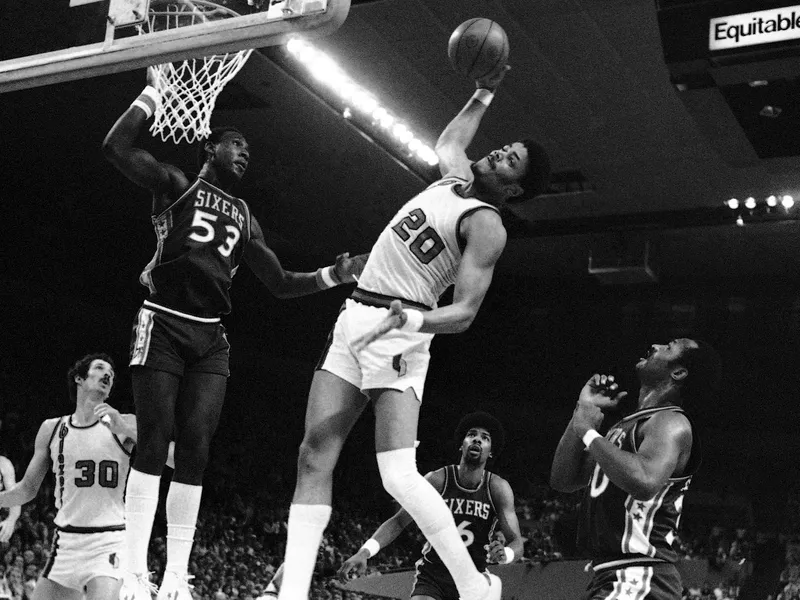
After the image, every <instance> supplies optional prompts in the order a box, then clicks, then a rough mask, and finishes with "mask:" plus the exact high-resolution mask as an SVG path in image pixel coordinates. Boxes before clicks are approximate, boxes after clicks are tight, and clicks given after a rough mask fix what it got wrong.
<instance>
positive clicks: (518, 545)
mask: <svg viewBox="0 0 800 600" xmlns="http://www.w3.org/2000/svg"><path fill="white" fill-rule="evenodd" d="M506 548H511V550H512V551H513V552H514V559H515V560H516V559H518V558H522V555H523V553H524V551H525V548H524V543H523V539H522V537H520V536H517V535H512V537H510V538H509V537H508V536H506Z"/></svg>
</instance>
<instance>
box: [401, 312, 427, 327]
mask: <svg viewBox="0 0 800 600" xmlns="http://www.w3.org/2000/svg"><path fill="white" fill-rule="evenodd" d="M403 313H404V314H405V315H406V322H405V323H403V326H402V327H401V328H400V331H411V332H414V331H419V330H420V328H421V327H422V323H423V321H424V320H425V317H423V316H422V311H420V310H413V309H406V310H404V311H403Z"/></svg>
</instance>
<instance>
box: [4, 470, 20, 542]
mask: <svg viewBox="0 0 800 600" xmlns="http://www.w3.org/2000/svg"><path fill="white" fill-rule="evenodd" d="M16 482H17V479H16V475H15V473H14V464H13V463H12V462H11V461H10V460H8V459H7V458H6V457H5V456H0V492H2V491H3V490H10V489H11V488H12V487H14V485H15V484H16ZM3 512H6V513H7V514H6V516H5V518H4V519H3V520H2V521H0V544H5V543H6V542H8V540H10V539H11V536H12V535H14V528H15V527H16V526H17V521H18V520H19V515H20V514H21V512H22V509H21V508H20V507H19V506H12V507H11V508H10V509H8V510H7V511H0V514H2V513H3Z"/></svg>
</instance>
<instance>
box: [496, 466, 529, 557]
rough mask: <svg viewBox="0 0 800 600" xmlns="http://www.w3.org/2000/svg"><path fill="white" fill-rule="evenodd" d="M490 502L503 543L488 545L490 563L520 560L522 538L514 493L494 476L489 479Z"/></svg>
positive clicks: (504, 482) (503, 481) (500, 479)
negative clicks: (492, 502) (491, 501)
mask: <svg viewBox="0 0 800 600" xmlns="http://www.w3.org/2000/svg"><path fill="white" fill-rule="evenodd" d="M491 491H492V500H494V507H495V510H496V511H497V523H498V525H500V531H502V532H503V536H504V537H505V543H503V542H501V541H498V540H492V542H491V543H490V544H489V552H488V555H489V559H490V562H494V563H498V564H501V565H502V564H506V563H510V562H512V561H513V560H514V559H515V558H522V552H523V543H524V538H523V537H522V532H521V531H520V530H519V519H518V518H517V511H516V509H515V507H514V491H513V490H512V489H511V486H510V485H509V484H508V482H507V481H506V480H505V479H503V478H502V477H498V476H497V475H494V476H493V477H492V479H491Z"/></svg>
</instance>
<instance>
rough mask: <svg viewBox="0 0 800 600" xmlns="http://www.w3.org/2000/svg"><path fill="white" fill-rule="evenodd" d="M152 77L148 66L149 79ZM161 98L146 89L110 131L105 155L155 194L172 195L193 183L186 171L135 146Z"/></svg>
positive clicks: (140, 185) (154, 92) (105, 142)
mask: <svg viewBox="0 0 800 600" xmlns="http://www.w3.org/2000/svg"><path fill="white" fill-rule="evenodd" d="M150 77H151V76H150V70H149V69H148V81H149V80H150ZM157 101H158V96H157V93H156V91H155V90H154V89H153V88H152V87H151V86H148V87H147V88H145V91H143V92H142V94H141V95H140V96H139V97H138V98H137V99H136V100H135V101H134V102H133V104H131V105H130V107H129V108H128V109H127V110H126V111H125V112H124V113H122V116H121V117H120V118H119V119H117V122H116V123H114V125H113V127H111V130H110V131H109V132H108V134H106V138H105V139H104V140H103V154H105V156H106V158H107V159H108V160H109V162H111V164H112V165H114V166H115V167H116V168H117V169H118V170H119V171H120V172H121V173H122V174H123V175H125V177H127V178H128V179H130V180H131V181H132V182H133V183H135V184H136V185H138V186H139V187H143V188H145V189H148V190H150V191H152V192H153V193H154V194H155V195H161V194H170V193H172V192H174V190H176V188H177V189H178V191H179V192H181V193H182V191H183V190H185V189H186V188H187V187H188V185H189V183H188V180H187V179H186V175H184V173H183V171H181V170H180V169H178V168H177V167H175V166H173V165H168V164H164V163H161V162H159V161H157V160H156V159H155V158H154V157H153V155H152V154H150V153H149V152H147V151H146V150H142V149H141V148H136V147H134V143H135V142H136V138H137V137H138V136H139V133H140V132H141V130H142V126H143V125H144V124H145V122H146V121H147V119H148V117H149V116H150V114H152V111H153V110H154V108H155V106H156V103H157ZM148 111H149V112H150V114H148ZM178 195H180V194H178ZM176 197H177V196H176Z"/></svg>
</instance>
